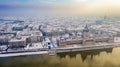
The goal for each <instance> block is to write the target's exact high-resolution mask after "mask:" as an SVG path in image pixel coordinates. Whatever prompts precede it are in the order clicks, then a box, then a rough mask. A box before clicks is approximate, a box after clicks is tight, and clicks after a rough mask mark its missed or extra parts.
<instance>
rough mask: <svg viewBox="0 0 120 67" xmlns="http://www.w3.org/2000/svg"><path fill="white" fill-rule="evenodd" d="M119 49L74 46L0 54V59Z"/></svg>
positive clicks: (109, 46) (100, 46) (110, 45)
mask: <svg viewBox="0 0 120 67" xmlns="http://www.w3.org/2000/svg"><path fill="white" fill-rule="evenodd" d="M115 47H120V45H112V44H108V45H89V46H75V47H64V48H53V49H50V50H46V51H33V52H19V53H5V54H2V53H1V54H0V57H12V56H24V55H37V54H49V55H55V54H57V53H62V52H74V51H86V50H96V49H106V48H115Z"/></svg>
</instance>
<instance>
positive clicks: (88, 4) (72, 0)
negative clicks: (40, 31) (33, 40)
mask: <svg viewBox="0 0 120 67" xmlns="http://www.w3.org/2000/svg"><path fill="white" fill-rule="evenodd" d="M40 13H60V14H61V13H63V14H82V15H93V14H96V15H101V14H106V13H107V14H109V15H119V14H120V0H0V14H2V15H7V14H10V15H13V14H20V15H22V14H40Z"/></svg>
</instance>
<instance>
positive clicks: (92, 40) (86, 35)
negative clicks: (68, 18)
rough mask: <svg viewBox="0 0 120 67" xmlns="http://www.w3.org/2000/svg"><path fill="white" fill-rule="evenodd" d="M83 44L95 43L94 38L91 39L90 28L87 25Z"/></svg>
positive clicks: (83, 34)
mask: <svg viewBox="0 0 120 67" xmlns="http://www.w3.org/2000/svg"><path fill="white" fill-rule="evenodd" d="M82 38H83V42H82V44H83V45H93V44H94V43H95V40H94V39H91V36H90V30H89V28H88V26H87V25H86V26H85V27H84V29H83V31H82Z"/></svg>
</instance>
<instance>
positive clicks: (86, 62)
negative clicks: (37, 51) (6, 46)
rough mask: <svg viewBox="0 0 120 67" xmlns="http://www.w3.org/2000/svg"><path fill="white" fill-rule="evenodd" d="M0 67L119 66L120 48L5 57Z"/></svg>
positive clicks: (1, 60) (0, 59)
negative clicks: (51, 54) (53, 54)
mask: <svg viewBox="0 0 120 67" xmlns="http://www.w3.org/2000/svg"><path fill="white" fill-rule="evenodd" d="M0 67H120V48H109V49H101V50H92V51H79V52H66V53H59V54H56V55H55V56H49V55H31V56H19V57H6V58H0Z"/></svg>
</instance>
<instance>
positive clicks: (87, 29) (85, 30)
mask: <svg viewBox="0 0 120 67" xmlns="http://www.w3.org/2000/svg"><path fill="white" fill-rule="evenodd" d="M82 37H83V39H85V40H87V39H89V37H90V34H89V28H88V26H87V24H86V26H85V27H84V29H83V31H82Z"/></svg>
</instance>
